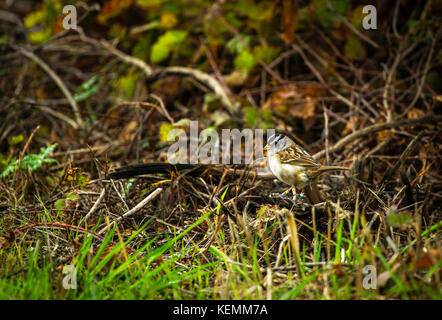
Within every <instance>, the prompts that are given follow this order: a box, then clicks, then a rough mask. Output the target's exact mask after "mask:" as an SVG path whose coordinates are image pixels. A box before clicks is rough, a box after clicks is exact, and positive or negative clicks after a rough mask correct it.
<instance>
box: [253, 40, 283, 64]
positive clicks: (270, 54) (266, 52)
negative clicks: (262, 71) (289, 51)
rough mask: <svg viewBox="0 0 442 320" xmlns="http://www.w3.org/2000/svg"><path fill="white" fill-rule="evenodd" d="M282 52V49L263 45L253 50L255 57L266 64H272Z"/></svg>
mask: <svg viewBox="0 0 442 320" xmlns="http://www.w3.org/2000/svg"><path fill="white" fill-rule="evenodd" d="M280 51H281V49H280V48H277V47H273V46H269V45H266V44H264V45H261V46H256V47H254V48H253V53H254V54H255V57H257V58H259V59H261V60H263V61H264V62H265V63H270V62H272V60H273V59H274V58H276V57H277V56H278V54H279V52H280Z"/></svg>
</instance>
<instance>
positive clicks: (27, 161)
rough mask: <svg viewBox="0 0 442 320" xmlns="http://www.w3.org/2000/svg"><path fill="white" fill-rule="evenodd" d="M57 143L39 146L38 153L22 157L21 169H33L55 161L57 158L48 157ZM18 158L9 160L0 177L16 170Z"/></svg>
mask: <svg viewBox="0 0 442 320" xmlns="http://www.w3.org/2000/svg"><path fill="white" fill-rule="evenodd" d="M55 147H57V144H56V143H54V144H53V145H50V146H49V147H47V148H45V147H42V148H40V153H38V154H28V155H26V156H24V157H23V159H22V162H21V167H22V169H28V170H30V171H35V170H37V169H39V168H41V167H42V166H43V164H45V163H57V160H55V159H51V158H48V157H49V156H51V155H52V153H53V152H54V149H55ZM18 163H19V160H11V161H10V162H9V163H8V164H7V165H6V167H5V168H4V169H3V170H2V172H0V178H4V177H6V176H7V175H9V174H10V173H12V172H15V171H17V170H18Z"/></svg>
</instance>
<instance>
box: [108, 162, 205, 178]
mask: <svg viewBox="0 0 442 320" xmlns="http://www.w3.org/2000/svg"><path fill="white" fill-rule="evenodd" d="M203 167H204V166H202V165H195V164H184V163H177V164H171V163H166V162H156V163H141V164H135V165H131V166H124V167H120V168H117V169H116V170H115V171H114V172H112V173H109V174H108V175H107V176H106V179H128V178H132V177H135V176H139V175H142V174H156V173H168V172H170V171H180V170H189V169H195V168H197V169H199V168H201V169H202V168H203Z"/></svg>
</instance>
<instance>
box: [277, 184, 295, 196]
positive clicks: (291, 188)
mask: <svg viewBox="0 0 442 320" xmlns="http://www.w3.org/2000/svg"><path fill="white" fill-rule="evenodd" d="M290 191H292V192H293V194H296V189H295V186H291V187H290V188H288V189H287V190H285V191H284V192H283V193H281V197H285V196H287V194H288V193H289V192H290Z"/></svg>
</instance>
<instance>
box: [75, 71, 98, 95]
mask: <svg viewBox="0 0 442 320" xmlns="http://www.w3.org/2000/svg"><path fill="white" fill-rule="evenodd" d="M98 79H99V77H98V76H96V75H95V76H93V77H91V78H90V79H89V80H87V81H86V82H84V83H82V84H81V85H80V86H79V87H78V88H77V89H76V90H75V91H76V93H75V95H74V100H75V101H81V100H85V99H87V98H89V97H90V96H91V95H93V94H94V93H96V92H97V91H98V89H100V86H101V85H100V83H99V82H98Z"/></svg>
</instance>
